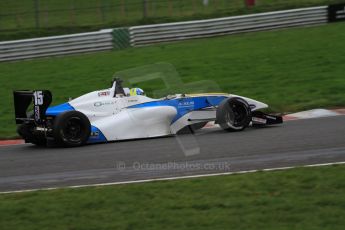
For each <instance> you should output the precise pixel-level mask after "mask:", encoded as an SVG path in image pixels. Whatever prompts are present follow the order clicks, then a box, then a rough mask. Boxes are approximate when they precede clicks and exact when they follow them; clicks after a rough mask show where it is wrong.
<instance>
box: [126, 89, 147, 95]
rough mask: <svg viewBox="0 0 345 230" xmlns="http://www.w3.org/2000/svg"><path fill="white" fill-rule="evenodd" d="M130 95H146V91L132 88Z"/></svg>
mask: <svg viewBox="0 0 345 230" xmlns="http://www.w3.org/2000/svg"><path fill="white" fill-rule="evenodd" d="M129 95H130V96H135V95H145V92H144V90H142V89H140V88H132V89H131V90H130V91H129Z"/></svg>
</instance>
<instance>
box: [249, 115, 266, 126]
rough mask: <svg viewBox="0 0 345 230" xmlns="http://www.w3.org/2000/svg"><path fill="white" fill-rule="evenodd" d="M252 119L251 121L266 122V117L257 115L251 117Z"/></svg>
mask: <svg viewBox="0 0 345 230" xmlns="http://www.w3.org/2000/svg"><path fill="white" fill-rule="evenodd" d="M252 121H253V122H257V123H262V124H266V119H262V118H259V117H252Z"/></svg>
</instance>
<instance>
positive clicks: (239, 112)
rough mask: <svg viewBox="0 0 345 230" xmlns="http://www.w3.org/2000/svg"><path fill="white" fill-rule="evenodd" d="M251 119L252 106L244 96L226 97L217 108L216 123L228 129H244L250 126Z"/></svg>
mask: <svg viewBox="0 0 345 230" xmlns="http://www.w3.org/2000/svg"><path fill="white" fill-rule="evenodd" d="M251 120H252V115H251V109H250V106H249V104H248V103H247V101H245V100H244V99H242V98H239V97H233V98H228V99H225V100H223V101H222V102H221V103H220V104H219V106H218V108H217V115H216V123H217V124H219V125H220V127H221V128H222V129H224V130H226V131H230V132H236V131H242V130H244V129H245V128H246V127H248V125H249V123H250V122H251Z"/></svg>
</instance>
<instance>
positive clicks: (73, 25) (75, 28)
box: [0, 0, 344, 41]
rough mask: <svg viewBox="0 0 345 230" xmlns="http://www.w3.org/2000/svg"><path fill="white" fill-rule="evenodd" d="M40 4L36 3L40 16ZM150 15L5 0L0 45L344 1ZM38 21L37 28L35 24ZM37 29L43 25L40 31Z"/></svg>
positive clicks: (177, 9) (165, 1)
mask: <svg viewBox="0 0 345 230" xmlns="http://www.w3.org/2000/svg"><path fill="white" fill-rule="evenodd" d="M35 1H36V2H37V3H38V5H37V12H38V13H37V14H36V13H35V12H36V10H35V9H36V7H35ZM147 2H148V5H147V16H146V17H145V18H144V15H143V1H142V0H130V1H129V0H123V1H119V0H73V1H70V0H59V1H51V0H50V1H48V0H44V1H43V0H41V1H40V0H17V1H12V0H2V1H0V18H1V20H0V41H1V40H12V39H19V38H28V37H37V36H48V35H57V34H66V33H77V32H83V31H92V30H98V29H101V28H105V27H109V28H111V27H122V26H129V25H139V24H150V23H162V22H172V21H183V20H192V19H202V18H214V17H223V16H230V15H240V14H248V13H256V12H266V11H274V10H283V9H291V8H298V7H307V6H318V5H328V4H333V3H341V2H342V3H344V0H289V1H286V0H260V1H257V4H256V6H255V7H251V8H247V7H246V6H245V3H244V2H245V1H244V0H232V1H229V0H210V1H209V5H208V6H204V5H203V4H202V2H203V1H202V0H184V1H182V0H149V1H147ZM37 22H38V25H37V24H36V23H37ZM37 26H38V27H37Z"/></svg>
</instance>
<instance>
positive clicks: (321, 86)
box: [0, 23, 345, 138]
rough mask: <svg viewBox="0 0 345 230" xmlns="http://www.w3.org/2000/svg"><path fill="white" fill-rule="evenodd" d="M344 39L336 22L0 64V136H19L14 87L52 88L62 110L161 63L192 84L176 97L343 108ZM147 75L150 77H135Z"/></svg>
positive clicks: (153, 85) (156, 83)
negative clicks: (210, 94)
mask: <svg viewBox="0 0 345 230" xmlns="http://www.w3.org/2000/svg"><path fill="white" fill-rule="evenodd" d="M344 41H345V23H336V24H328V25H324V26H318V27H310V28H297V29H289V30H282V31H271V32H260V33H248V34H243V35H235V36H224V37H219V38H212V39H201V40H193V41H186V42H180V43H174V44H164V45H163V44H162V45H156V46H151V47H144V48H130V49H127V50H123V51H114V52H104V53H95V54H86V55H76V56H68V57H56V58H46V59H36V60H32V61H20V62H12V63H0V75H1V76H0V85H1V91H0V98H1V100H0V124H1V126H0V136H1V137H3V138H4V137H12V136H15V135H16V134H15V125H14V118H13V102H12V100H13V99H12V90H14V89H16V90H18V89H49V90H51V91H52V92H53V98H54V99H53V104H58V103H62V102H65V101H67V100H68V98H69V97H73V98H75V97H77V96H79V95H82V94H84V93H87V92H89V91H93V90H97V89H102V88H107V87H109V84H110V80H111V78H112V76H113V74H114V73H115V72H118V71H121V70H126V69H128V68H134V67H137V66H142V65H149V64H153V63H157V62H167V63H171V64H172V65H173V66H175V68H176V69H177V71H178V72H179V74H180V76H181V80H182V81H183V82H184V83H186V84H187V85H182V86H174V88H173V91H175V93H178V92H180V93H181V92H182V93H186V92H187V93H191V92H196V91H205V89H207V91H214V90H213V88H214V87H213V88H212V89H211V88H210V87H209V86H210V84H209V82H210V81H212V82H213V85H215V84H217V85H218V87H219V91H223V92H231V93H234V94H239V95H245V96H248V97H252V98H255V99H257V100H261V101H263V102H266V103H268V104H269V105H271V107H272V110H273V111H277V112H293V111H298V110H302V109H311V108H316V107H338V106H344V105H345V77H344V72H345V64H344V63H345V55H344V50H345V43H344ZM127 72H128V71H127ZM129 72H131V71H129ZM121 75H124V76H125V75H126V72H124V73H122V74H121ZM141 75H145V76H146V75H147V74H146V73H145V74H141V73H140V72H139V73H136V72H135V71H134V75H133V74H132V76H135V77H138V76H141ZM170 79H175V78H172V77H171V78H170ZM200 81H208V82H206V83H205V82H204V83H203V82H201V83H200V84H201V86H202V88H201V89H200V88H197V89H194V88H190V85H191V84H198V82H200ZM195 82H196V83H195ZM162 84H163V81H162V80H151V81H148V82H143V83H139V84H138V86H140V87H142V88H144V89H145V90H146V92H147V93H148V95H149V96H150V95H151V96H152V95H157V94H155V92H154V91H155V90H157V89H160V88H164V86H163V85H162ZM188 84H189V85H188ZM200 84H199V85H200Z"/></svg>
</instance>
